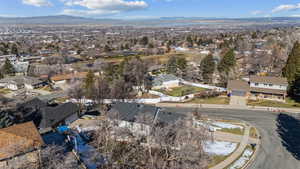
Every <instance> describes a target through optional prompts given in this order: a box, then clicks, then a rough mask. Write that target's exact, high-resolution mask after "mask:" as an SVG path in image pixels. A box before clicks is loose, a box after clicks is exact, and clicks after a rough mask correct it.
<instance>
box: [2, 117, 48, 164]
mask: <svg viewBox="0 0 300 169" xmlns="http://www.w3.org/2000/svg"><path fill="white" fill-rule="evenodd" d="M0 138H1V139H0V168H20V167H21V166H22V164H24V163H25V162H32V163H34V162H38V149H39V148H40V147H41V146H42V145H44V142H43V139H42V137H41V136H40V134H39V132H38V130H37V129H36V127H35V125H34V123H33V122H27V123H22V124H18V125H14V126H10V127H7V128H3V129H0Z"/></svg>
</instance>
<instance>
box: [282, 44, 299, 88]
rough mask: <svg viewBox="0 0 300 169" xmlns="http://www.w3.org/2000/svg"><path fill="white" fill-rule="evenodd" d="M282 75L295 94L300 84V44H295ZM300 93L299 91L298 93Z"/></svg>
mask: <svg viewBox="0 0 300 169" xmlns="http://www.w3.org/2000/svg"><path fill="white" fill-rule="evenodd" d="M282 75H283V76H284V77H286V78H287V80H288V82H289V88H290V92H291V93H292V94H293V93H294V92H296V91H294V90H296V89H297V88H299V87H298V85H299V84H300V44H299V42H295V44H294V46H293V49H292V51H291V53H290V54H289V57H288V60H287V63H286V65H285V67H284V68H283V70H282ZM298 92H299V91H298Z"/></svg>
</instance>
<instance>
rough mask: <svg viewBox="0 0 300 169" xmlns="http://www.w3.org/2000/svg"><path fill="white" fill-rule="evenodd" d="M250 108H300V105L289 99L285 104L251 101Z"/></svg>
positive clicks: (269, 101) (249, 102)
mask: <svg viewBox="0 0 300 169" xmlns="http://www.w3.org/2000/svg"><path fill="white" fill-rule="evenodd" d="M248 106H262V107H281V108H300V103H299V102H296V101H294V100H292V99H290V98H287V99H286V102H285V103H284V102H278V101H271V100H249V101H248Z"/></svg>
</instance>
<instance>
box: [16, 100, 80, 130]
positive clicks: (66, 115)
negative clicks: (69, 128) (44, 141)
mask: <svg viewBox="0 0 300 169" xmlns="http://www.w3.org/2000/svg"><path fill="white" fill-rule="evenodd" d="M17 111H18V116H17V119H19V120H22V119H23V120H24V121H29V120H32V121H34V123H35V125H36V126H37V127H38V129H39V130H40V132H42V133H43V132H45V131H49V130H51V129H52V128H55V127H57V126H59V125H61V124H70V123H72V122H73V121H75V120H77V119H78V118H79V117H78V116H79V107H78V106H77V105H76V104H74V103H71V102H69V103H64V104H60V105H57V104H52V105H51V104H48V103H46V102H44V101H42V100H40V99H38V98H34V99H32V100H30V101H27V102H25V103H22V104H19V105H17Z"/></svg>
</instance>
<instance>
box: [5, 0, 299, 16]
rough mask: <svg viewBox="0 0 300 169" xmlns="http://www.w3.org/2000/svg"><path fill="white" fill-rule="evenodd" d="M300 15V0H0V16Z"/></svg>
mask: <svg viewBox="0 0 300 169" xmlns="http://www.w3.org/2000/svg"><path fill="white" fill-rule="evenodd" d="M49 15H73V16H82V17H92V18H120V19H147V18H158V17H218V18H245V17H271V16H272V17H279V16H289V17H295V16H299V17H300V0H0V16H3V17H28V16H49Z"/></svg>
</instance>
